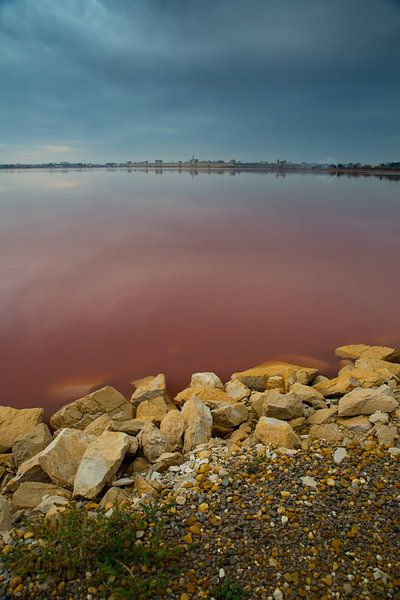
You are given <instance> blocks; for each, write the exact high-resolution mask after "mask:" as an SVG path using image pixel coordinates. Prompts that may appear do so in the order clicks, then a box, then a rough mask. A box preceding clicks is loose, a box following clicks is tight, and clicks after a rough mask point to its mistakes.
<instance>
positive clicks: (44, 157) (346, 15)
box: [0, 0, 400, 163]
mask: <svg viewBox="0 0 400 600" xmlns="http://www.w3.org/2000/svg"><path fill="white" fill-rule="evenodd" d="M399 32H400V1H399V0H336V1H335V2H332V0H302V1H299V0H201V2H191V1H190V0H189V1H188V0H63V2H55V1H54V0H0V162H3V163H4V162H11V161H13V162H14V161H30V162H40V161H49V160H55V161H56V160H71V161H73V160H93V161H106V160H129V159H130V160H135V159H149V160H153V159H155V158H164V159H167V158H170V159H186V158H188V157H189V156H191V155H192V154H195V155H197V156H199V157H200V158H211V159H230V158H234V157H235V158H237V159H242V160H252V159H255V160H257V159H259V160H275V159H276V158H287V159H289V160H316V161H348V160H362V161H371V162H374V161H381V160H400V58H399V57H400V33H399Z"/></svg>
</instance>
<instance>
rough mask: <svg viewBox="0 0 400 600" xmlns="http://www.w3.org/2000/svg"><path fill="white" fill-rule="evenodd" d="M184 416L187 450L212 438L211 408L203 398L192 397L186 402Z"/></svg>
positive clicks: (185, 448)
mask: <svg viewBox="0 0 400 600" xmlns="http://www.w3.org/2000/svg"><path fill="white" fill-rule="evenodd" d="M182 417H183V420H184V423H185V437H184V446H183V447H184V450H185V452H189V451H190V450H192V449H193V448H195V447H196V446H198V445H199V444H206V443H207V442H208V441H209V440H210V438H211V431H212V425H213V419H212V415H211V411H210V409H209V408H208V406H206V405H205V404H204V403H203V402H202V401H201V400H199V399H198V398H192V399H191V400H188V401H187V402H185V404H184V406H183V409H182Z"/></svg>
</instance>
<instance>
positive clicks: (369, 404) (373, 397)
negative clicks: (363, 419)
mask: <svg viewBox="0 0 400 600" xmlns="http://www.w3.org/2000/svg"><path fill="white" fill-rule="evenodd" d="M398 407H399V403H398V402H397V400H395V399H394V397H393V393H392V390H391V388H390V387H389V386H387V385H383V386H381V387H379V388H371V389H364V388H357V389H354V390H353V391H351V392H349V393H348V394H346V395H345V396H343V398H341V399H340V400H339V405H338V415H339V417H353V416H356V415H372V414H373V413H374V412H376V411H377V410H380V411H381V412H386V413H391V412H393V411H394V410H396V408H398Z"/></svg>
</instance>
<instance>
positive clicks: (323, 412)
mask: <svg viewBox="0 0 400 600" xmlns="http://www.w3.org/2000/svg"><path fill="white" fill-rule="evenodd" d="M337 411H338V409H337V406H331V407H330V408H321V409H319V410H316V411H315V413H314V414H312V415H311V417H308V419H307V423H309V424H310V425H322V423H326V422H327V421H329V419H331V418H332V417H334V416H335V415H336V414H337Z"/></svg>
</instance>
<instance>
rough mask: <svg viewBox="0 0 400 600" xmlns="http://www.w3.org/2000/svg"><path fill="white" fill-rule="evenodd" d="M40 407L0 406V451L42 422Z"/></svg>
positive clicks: (9, 446) (6, 448)
mask: <svg viewBox="0 0 400 600" xmlns="http://www.w3.org/2000/svg"><path fill="white" fill-rule="evenodd" d="M43 414H44V411H43V409H42V408H19V409H18V408H12V407H10V406H0V452H4V451H5V450H9V449H10V448H12V446H13V444H14V442H15V441H16V440H18V439H19V438H20V437H21V436H23V435H24V434H26V433H28V432H29V431H30V430H31V429H33V428H34V427H35V426H36V425H38V424H39V423H41V422H42V419H43Z"/></svg>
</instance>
